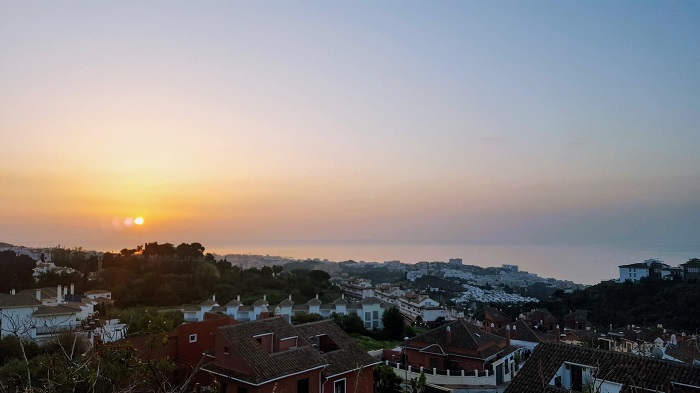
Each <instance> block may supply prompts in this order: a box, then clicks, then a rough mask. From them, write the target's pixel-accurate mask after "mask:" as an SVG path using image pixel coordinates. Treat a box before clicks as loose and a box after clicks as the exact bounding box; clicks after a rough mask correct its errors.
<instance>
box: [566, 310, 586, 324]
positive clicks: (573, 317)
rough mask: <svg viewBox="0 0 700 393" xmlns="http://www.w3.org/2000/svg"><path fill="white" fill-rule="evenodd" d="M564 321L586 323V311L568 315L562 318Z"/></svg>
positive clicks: (577, 311)
mask: <svg viewBox="0 0 700 393" xmlns="http://www.w3.org/2000/svg"><path fill="white" fill-rule="evenodd" d="M564 320H565V321H577V322H581V321H588V311H587V310H576V311H574V312H572V313H570V314H567V315H565V316H564Z"/></svg>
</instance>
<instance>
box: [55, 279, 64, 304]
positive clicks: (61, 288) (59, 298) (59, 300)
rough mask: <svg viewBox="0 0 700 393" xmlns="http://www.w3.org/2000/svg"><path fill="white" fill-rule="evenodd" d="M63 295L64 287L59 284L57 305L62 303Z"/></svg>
mask: <svg viewBox="0 0 700 393" xmlns="http://www.w3.org/2000/svg"><path fill="white" fill-rule="evenodd" d="M61 295H63V287H62V286H61V285H60V284H59V285H58V287H56V303H61V297H62V296H61Z"/></svg>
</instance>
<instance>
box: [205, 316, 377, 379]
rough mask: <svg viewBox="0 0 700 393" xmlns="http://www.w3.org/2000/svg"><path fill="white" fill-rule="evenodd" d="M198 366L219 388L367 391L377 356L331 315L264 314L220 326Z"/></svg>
mask: <svg viewBox="0 0 700 393" xmlns="http://www.w3.org/2000/svg"><path fill="white" fill-rule="evenodd" d="M215 341H216V343H215V347H214V351H213V353H211V354H210V356H212V357H213V359H214V360H213V362H211V363H208V364H206V365H205V366H203V368H202V369H203V370H204V371H206V372H209V373H210V374H211V375H212V376H213V377H214V378H216V381H217V383H218V385H219V387H220V391H221V392H235V393H272V392H297V393H311V392H318V393H322V392H334V393H346V392H352V393H371V392H372V391H373V385H372V382H373V366H374V364H376V363H377V362H376V361H375V360H374V359H373V358H372V357H371V356H369V354H367V352H365V351H364V350H362V349H361V348H360V347H359V346H358V345H357V344H356V343H355V342H354V340H353V339H352V338H351V337H349V336H348V335H347V334H346V333H345V332H344V331H343V330H342V329H340V328H339V327H338V326H337V325H336V324H335V323H334V322H333V321H330V320H327V321H320V322H312V323H308V324H301V325H296V326H292V325H290V324H289V322H287V321H285V320H284V318H268V319H263V320H257V321H250V322H246V323H241V324H238V325H232V326H224V327H221V328H220V329H219V333H218V334H217V335H216V340H215Z"/></svg>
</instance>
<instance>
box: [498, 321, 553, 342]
mask: <svg viewBox="0 0 700 393" xmlns="http://www.w3.org/2000/svg"><path fill="white" fill-rule="evenodd" d="M507 326H510V339H511V340H519V341H528V342H533V343H541V342H544V341H550V340H551V339H550V336H549V335H548V334H547V333H544V332H538V331H535V330H532V328H530V326H529V325H528V324H527V323H525V321H523V320H522V319H518V320H517V321H515V322H513V323H511V324H508V325H507ZM507 326H504V327H502V328H500V329H499V330H498V331H496V334H497V335H499V336H501V337H507V336H508V330H507V329H506V327H507ZM513 328H515V329H513ZM554 338H555V339H556V336H555V337H554Z"/></svg>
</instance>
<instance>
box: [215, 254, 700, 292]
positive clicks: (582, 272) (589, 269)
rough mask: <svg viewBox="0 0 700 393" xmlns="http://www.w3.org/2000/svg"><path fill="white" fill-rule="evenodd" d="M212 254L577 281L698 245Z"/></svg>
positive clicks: (681, 258) (670, 260)
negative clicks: (495, 269)
mask: <svg viewBox="0 0 700 393" xmlns="http://www.w3.org/2000/svg"><path fill="white" fill-rule="evenodd" d="M212 251H213V252H216V253H217V254H221V255H224V254H260V255H267V254H269V255H276V256H284V257H291V258H296V259H306V258H320V259H328V260H330V261H336V262H341V261H346V260H348V259H352V260H355V261H367V262H383V261H390V260H400V261H401V262H404V263H416V262H420V261H430V262H432V261H444V262H447V261H448V260H449V259H450V258H462V261H463V263H464V264H468V265H477V266H484V267H487V266H500V265H501V264H504V263H506V264H511V265H518V266H519V267H520V270H526V271H528V272H531V273H535V274H538V275H539V276H541V277H553V278H557V279H561V280H570V281H573V282H576V283H580V284H597V283H599V282H600V281H603V280H609V279H614V278H617V277H618V276H619V273H618V266H619V265H624V264H629V263H636V262H642V261H644V260H645V259H649V258H658V259H660V260H662V261H664V262H666V263H667V264H669V265H671V266H676V265H678V264H681V263H684V262H686V261H688V259H690V258H700V248H698V249H693V248H684V249H682V250H678V249H664V248H656V249H655V248H650V247H629V246H611V245H601V246H593V245H586V246H581V245H520V244H517V245H514V244H508V245H494V244H489V245H483V244H478V245H426V244H420V245H393V244H389V245H386V244H332V245H309V246H299V245H293V246H267V245H252V246H245V245H244V246H236V247H230V248H229V247H215V248H214V250H212Z"/></svg>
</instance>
